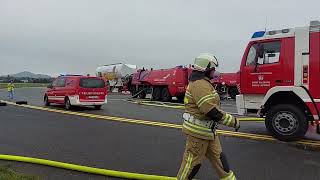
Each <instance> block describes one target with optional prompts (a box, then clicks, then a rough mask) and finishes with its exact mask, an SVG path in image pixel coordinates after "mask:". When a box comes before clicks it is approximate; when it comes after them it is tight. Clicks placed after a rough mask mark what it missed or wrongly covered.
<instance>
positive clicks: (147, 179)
mask: <svg viewBox="0 0 320 180" xmlns="http://www.w3.org/2000/svg"><path fill="white" fill-rule="evenodd" d="M0 160H6V161H18V162H24V163H32V164H40V165H45V166H51V167H57V168H61V169H68V170H74V171H80V172H84V173H90V174H97V175H104V176H109V177H117V178H125V179H141V180H176V178H175V177H167V176H157V175H148V174H138V173H130V172H121V171H114V170H107V169H100V168H94V167H88V166H81V165H75V164H69V163H63V162H58V161H51V160H46V159H38V158H31V157H23V156H13V155H5V154H0Z"/></svg>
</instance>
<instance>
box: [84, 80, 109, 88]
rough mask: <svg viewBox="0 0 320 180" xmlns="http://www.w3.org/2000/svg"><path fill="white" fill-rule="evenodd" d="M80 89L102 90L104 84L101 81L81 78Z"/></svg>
mask: <svg viewBox="0 0 320 180" xmlns="http://www.w3.org/2000/svg"><path fill="white" fill-rule="evenodd" d="M80 87H82V88H104V87H105V84H104V81H103V80H102V79H94V78H82V79H80Z"/></svg>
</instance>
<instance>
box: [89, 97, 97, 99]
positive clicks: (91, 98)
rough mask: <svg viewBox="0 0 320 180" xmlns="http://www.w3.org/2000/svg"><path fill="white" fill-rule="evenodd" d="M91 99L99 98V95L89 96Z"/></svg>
mask: <svg viewBox="0 0 320 180" xmlns="http://www.w3.org/2000/svg"><path fill="white" fill-rule="evenodd" d="M88 98H89V99H98V96H88Z"/></svg>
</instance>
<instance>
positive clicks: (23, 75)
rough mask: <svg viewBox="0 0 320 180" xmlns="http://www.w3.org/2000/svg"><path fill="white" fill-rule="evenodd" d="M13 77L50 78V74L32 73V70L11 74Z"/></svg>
mask: <svg viewBox="0 0 320 180" xmlns="http://www.w3.org/2000/svg"><path fill="white" fill-rule="evenodd" d="M10 76H11V77H15V78H32V79H51V76H48V75H45V74H34V73H32V72H28V71H24V72H20V73H17V74H11V75H10Z"/></svg>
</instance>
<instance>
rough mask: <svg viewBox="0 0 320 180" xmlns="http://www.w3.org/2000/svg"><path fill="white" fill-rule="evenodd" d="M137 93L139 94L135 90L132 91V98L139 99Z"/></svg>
mask: <svg viewBox="0 0 320 180" xmlns="http://www.w3.org/2000/svg"><path fill="white" fill-rule="evenodd" d="M137 92H138V91H136V90H135V89H132V90H131V95H132V98H137V97H138V95H136V94H137Z"/></svg>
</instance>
